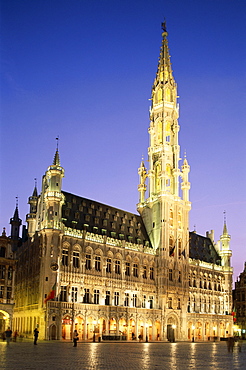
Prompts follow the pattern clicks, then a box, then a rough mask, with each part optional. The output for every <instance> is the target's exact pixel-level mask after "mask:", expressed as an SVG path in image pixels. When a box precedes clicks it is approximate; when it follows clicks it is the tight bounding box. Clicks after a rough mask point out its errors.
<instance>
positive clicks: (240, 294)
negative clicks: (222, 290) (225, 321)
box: [233, 262, 246, 339]
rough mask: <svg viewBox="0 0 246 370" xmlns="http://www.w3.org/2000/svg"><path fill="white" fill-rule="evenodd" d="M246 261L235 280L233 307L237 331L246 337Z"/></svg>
mask: <svg viewBox="0 0 246 370" xmlns="http://www.w3.org/2000/svg"><path fill="white" fill-rule="evenodd" d="M245 297H246V262H245V264H244V270H243V272H241V274H240V275H239V278H238V279H237V281H236V282H235V289H234V291H233V307H234V312H235V323H234V324H235V332H236V334H237V335H240V336H242V337H243V338H244V339H245V338H246V299H245Z"/></svg>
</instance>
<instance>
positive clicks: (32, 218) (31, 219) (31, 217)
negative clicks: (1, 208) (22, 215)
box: [26, 179, 38, 237]
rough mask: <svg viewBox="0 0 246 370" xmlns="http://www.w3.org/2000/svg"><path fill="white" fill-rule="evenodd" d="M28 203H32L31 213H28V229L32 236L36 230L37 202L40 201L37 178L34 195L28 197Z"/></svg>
mask: <svg viewBox="0 0 246 370" xmlns="http://www.w3.org/2000/svg"><path fill="white" fill-rule="evenodd" d="M28 203H29V205H30V209H29V213H28V214H27V215H26V222H27V225H28V226H27V228H28V229H27V231H28V235H29V236H30V237H32V236H33V234H34V233H35V230H36V215H37V203H38V191H37V184H36V179H35V186H34V190H33V193H32V196H31V197H29V198H28Z"/></svg>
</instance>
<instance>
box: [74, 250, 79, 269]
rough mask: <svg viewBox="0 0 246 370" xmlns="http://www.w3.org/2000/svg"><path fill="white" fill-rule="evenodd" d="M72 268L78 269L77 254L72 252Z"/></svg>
mask: <svg viewBox="0 0 246 370" xmlns="http://www.w3.org/2000/svg"><path fill="white" fill-rule="evenodd" d="M73 267H75V268H79V252H73Z"/></svg>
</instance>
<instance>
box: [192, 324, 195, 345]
mask: <svg viewBox="0 0 246 370" xmlns="http://www.w3.org/2000/svg"><path fill="white" fill-rule="evenodd" d="M192 333H193V334H192V342H195V326H194V325H192Z"/></svg>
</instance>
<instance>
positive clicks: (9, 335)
mask: <svg viewBox="0 0 246 370" xmlns="http://www.w3.org/2000/svg"><path fill="white" fill-rule="evenodd" d="M11 337H12V330H11V329H10V327H8V329H7V330H6V331H5V338H6V342H7V345H9V342H10V340H11Z"/></svg>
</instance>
